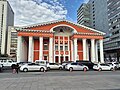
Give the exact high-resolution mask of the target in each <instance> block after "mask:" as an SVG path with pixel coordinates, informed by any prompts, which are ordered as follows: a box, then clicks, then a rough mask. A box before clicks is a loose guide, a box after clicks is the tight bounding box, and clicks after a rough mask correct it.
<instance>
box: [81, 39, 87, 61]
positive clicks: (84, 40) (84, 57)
mask: <svg viewBox="0 0 120 90" xmlns="http://www.w3.org/2000/svg"><path fill="white" fill-rule="evenodd" d="M82 40H83V60H86V59H87V58H86V57H87V55H86V39H82Z"/></svg>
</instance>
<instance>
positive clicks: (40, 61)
mask: <svg viewBox="0 0 120 90" xmlns="http://www.w3.org/2000/svg"><path fill="white" fill-rule="evenodd" d="M35 63H36V64H39V65H42V66H47V63H48V61H47V60H35Z"/></svg>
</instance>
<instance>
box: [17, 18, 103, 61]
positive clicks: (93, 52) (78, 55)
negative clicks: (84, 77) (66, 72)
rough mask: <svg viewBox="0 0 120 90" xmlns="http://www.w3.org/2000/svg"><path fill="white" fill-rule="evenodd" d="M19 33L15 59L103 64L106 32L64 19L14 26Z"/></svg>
mask: <svg viewBox="0 0 120 90" xmlns="http://www.w3.org/2000/svg"><path fill="white" fill-rule="evenodd" d="M16 30H17V32H18V43H17V61H18V62H22V61H30V62H34V61H35V60H47V61H49V62H56V63H61V62H62V61H76V60H86V61H92V62H98V45H99V49H100V54H99V61H100V62H102V63H104V56H103V36H104V34H105V33H103V32H101V31H97V30H95V29H92V28H88V27H86V26H83V25H80V24H76V23H73V22H70V21H67V20H58V21H51V22H46V23H41V24H35V25H30V26H26V27H22V28H16Z"/></svg>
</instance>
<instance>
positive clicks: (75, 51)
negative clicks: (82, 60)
mask: <svg viewBox="0 0 120 90" xmlns="http://www.w3.org/2000/svg"><path fill="white" fill-rule="evenodd" d="M73 41H74V61H76V60H77V59H78V58H77V57H78V54H77V38H75V39H74V40H73Z"/></svg>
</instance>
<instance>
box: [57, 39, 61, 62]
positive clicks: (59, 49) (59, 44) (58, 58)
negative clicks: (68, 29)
mask: <svg viewBox="0 0 120 90" xmlns="http://www.w3.org/2000/svg"><path fill="white" fill-rule="evenodd" d="M58 51H59V56H58V63H60V57H61V55H60V37H58Z"/></svg>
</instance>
